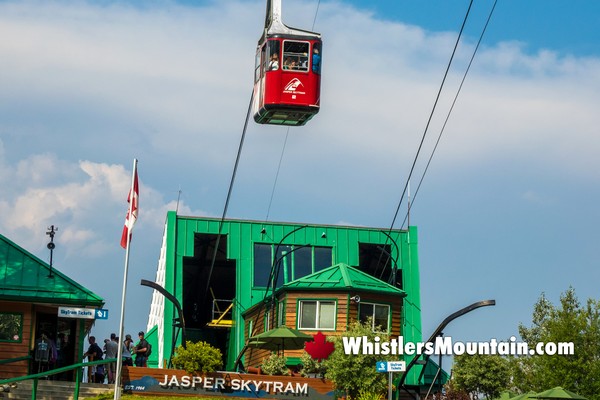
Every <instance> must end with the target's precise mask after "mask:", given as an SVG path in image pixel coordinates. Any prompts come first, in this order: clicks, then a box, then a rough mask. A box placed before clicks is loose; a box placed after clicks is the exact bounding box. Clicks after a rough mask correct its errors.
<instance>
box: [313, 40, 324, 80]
mask: <svg viewBox="0 0 600 400" xmlns="http://www.w3.org/2000/svg"><path fill="white" fill-rule="evenodd" d="M321 57H322V55H321V43H315V44H314V45H313V52H312V60H311V65H312V67H311V68H312V72H314V73H315V74H320V73H321Z"/></svg>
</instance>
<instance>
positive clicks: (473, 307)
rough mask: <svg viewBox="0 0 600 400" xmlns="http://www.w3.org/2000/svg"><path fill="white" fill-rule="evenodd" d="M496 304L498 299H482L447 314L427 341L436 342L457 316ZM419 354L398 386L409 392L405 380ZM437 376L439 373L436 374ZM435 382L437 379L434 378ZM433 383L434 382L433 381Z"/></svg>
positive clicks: (409, 365)
mask: <svg viewBox="0 0 600 400" xmlns="http://www.w3.org/2000/svg"><path fill="white" fill-rule="evenodd" d="M495 305H496V300H482V301H478V302H475V303H473V304H471V305H469V306H467V307H465V308H461V309H460V310H458V311H456V312H454V313H452V314H450V315H449V316H447V317H446V318H445V319H444V320H443V321H442V323H441V324H440V325H439V326H438V327H437V328H436V330H435V331H434V332H433V334H432V335H431V336H430V337H429V339H428V340H427V342H426V343H434V340H435V338H436V337H438V336H441V335H443V332H442V331H443V329H444V328H445V327H446V326H447V325H448V324H449V323H450V322H452V321H454V320H455V319H456V318H458V317H462V316H463V315H465V314H467V313H469V312H471V311H473V310H476V309H478V308H481V307H487V306H495ZM419 356H420V355H419V354H417V355H415V356H414V357H413V359H412V360H411V361H410V362H409V363H408V365H407V366H406V371H404V374H402V377H401V378H400V382H399V383H398V387H399V388H400V387H401V388H403V389H404V390H406V391H407V392H408V390H407V389H406V387H404V381H405V380H406V376H407V375H408V372H409V371H410V370H411V368H412V367H413V366H414V365H415V364H416V363H417V360H418V359H419ZM439 368H440V370H441V368H442V366H441V358H440V365H439ZM436 376H437V375H436ZM434 382H435V379H434ZM432 384H433V382H432Z"/></svg>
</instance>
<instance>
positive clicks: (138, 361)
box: [133, 331, 152, 367]
mask: <svg viewBox="0 0 600 400" xmlns="http://www.w3.org/2000/svg"><path fill="white" fill-rule="evenodd" d="M138 336H139V338H140V341H139V342H138V344H137V345H136V346H135V347H134V348H133V350H134V352H135V366H136V367H147V366H148V365H147V361H148V356H149V355H150V354H149V353H151V352H152V348H151V347H150V343H148V341H147V340H146V339H144V332H141V331H140V332H139V333H138Z"/></svg>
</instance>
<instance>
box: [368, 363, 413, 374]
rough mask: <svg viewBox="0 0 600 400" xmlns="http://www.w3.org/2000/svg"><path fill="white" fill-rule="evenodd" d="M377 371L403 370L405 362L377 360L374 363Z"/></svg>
mask: <svg viewBox="0 0 600 400" xmlns="http://www.w3.org/2000/svg"><path fill="white" fill-rule="evenodd" d="M375 367H376V368H377V372H404V371H406V363H405V362H404V361H377V364H375Z"/></svg>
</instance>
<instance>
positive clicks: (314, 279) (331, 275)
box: [283, 263, 406, 296]
mask: <svg viewBox="0 0 600 400" xmlns="http://www.w3.org/2000/svg"><path fill="white" fill-rule="evenodd" d="M283 288H285V289H294V290H348V289H354V290H362V291H366V292H375V293H382V294H383V293H386V294H395V295H398V294H400V295H402V296H406V293H405V292H404V291H403V290H401V289H398V288H396V287H394V286H392V285H390V284H388V283H386V282H384V281H382V280H380V279H377V278H375V277H373V276H371V275H369V274H367V273H365V272H362V271H359V270H358V269H356V268H352V267H351V266H349V265H347V264H344V263H340V264H336V265H332V266H331V267H329V268H326V269H324V270H321V271H318V272H315V273H314V274H311V275H308V276H305V277H302V278H300V279H296V280H295V281H292V282H288V283H286V284H285V285H283Z"/></svg>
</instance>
